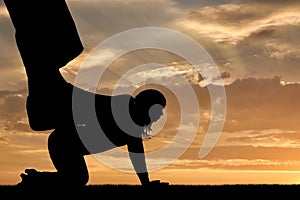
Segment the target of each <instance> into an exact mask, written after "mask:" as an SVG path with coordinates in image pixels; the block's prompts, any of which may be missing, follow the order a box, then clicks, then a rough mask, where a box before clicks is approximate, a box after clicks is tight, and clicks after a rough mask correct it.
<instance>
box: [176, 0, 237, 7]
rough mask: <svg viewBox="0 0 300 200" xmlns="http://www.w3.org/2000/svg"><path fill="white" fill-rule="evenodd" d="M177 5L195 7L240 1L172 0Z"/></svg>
mask: <svg viewBox="0 0 300 200" xmlns="http://www.w3.org/2000/svg"><path fill="white" fill-rule="evenodd" d="M172 1H173V2H174V3H175V5H176V6H177V7H178V8H180V9H194V8H199V7H205V6H216V5H222V4H233V3H238V2H239V1H238V0H209V1H199V0H172Z"/></svg>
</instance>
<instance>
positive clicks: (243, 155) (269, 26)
mask: <svg viewBox="0 0 300 200" xmlns="http://www.w3.org/2000/svg"><path fill="white" fill-rule="evenodd" d="M67 2H68V5H69V7H70V10H71V12H72V14H73V16H74V20H75V22H76V24H77V28H78V31H79V33H80V36H81V39H82V41H83V43H84V46H85V51H84V52H83V53H82V55H80V56H79V57H78V58H77V59H75V60H74V61H72V62H70V63H69V64H68V65H67V66H65V67H64V68H62V69H61V72H62V74H63V75H64V77H65V78H66V80H68V81H69V82H71V83H75V81H76V78H77V77H78V76H77V75H78V71H79V70H80V69H81V67H82V64H83V63H85V62H86V59H88V58H89V56H90V55H91V52H92V50H94V49H95V48H96V47H97V45H98V44H100V43H101V42H102V41H104V40H105V39H107V38H109V37H111V36H113V35H114V34H117V33H122V32H123V31H125V30H129V29H132V28H139V27H149V26H151V27H163V28H169V29H172V30H176V31H179V32H180V33H182V34H184V35H187V36H189V37H191V38H193V39H194V40H195V41H197V42H198V43H199V45H200V46H202V47H203V48H204V50H205V52H207V53H208V55H209V56H210V57H211V59H212V60H213V62H214V63H213V64H215V66H211V65H208V63H206V62H203V63H201V65H203V66H204V68H202V69H203V70H202V71H201V70H200V71H197V70H195V66H192V65H191V63H189V61H188V60H185V59H184V58H183V57H181V56H180V55H175V54H173V53H170V52H166V51H163V50H159V49H141V50H138V51H133V52H128V53H127V54H125V55H122V56H121V57H119V58H118V59H116V60H114V62H112V63H111V65H110V66H109V67H108V68H107V70H106V71H105V73H104V74H103V77H102V78H101V81H100V84H99V85H97V86H96V87H97V92H99V93H105V94H111V93H113V92H114V91H113V90H114V87H115V86H116V85H117V86H118V87H119V89H120V91H128V90H131V89H137V88H135V87H136V85H139V86H141V85H142V84H143V83H146V82H147V81H154V82H155V81H157V82H159V83H163V85H160V86H159V85H157V84H152V85H150V86H154V87H157V88H159V89H161V90H162V91H163V92H164V93H165V94H166V95H167V100H168V105H167V107H166V110H165V116H164V117H163V118H162V119H161V120H160V121H159V122H157V123H156V124H154V127H153V131H154V133H155V136H154V137H153V138H152V139H151V140H149V141H145V147H146V150H147V154H148V153H149V154H148V155H149V157H147V163H148V165H149V168H150V169H152V168H153V169H154V170H153V171H151V172H150V177H151V178H152V179H160V180H162V181H168V182H170V184H238V183H245V184H251V183H262V184H264V183H266V184H267V183H284V184H290V183H300V125H299V119H300V112H299V107H300V93H299V91H300V79H299V74H300V68H299V62H300V57H299V55H300V48H299V46H300V42H299V39H298V37H299V34H300V12H299V7H300V4H299V3H297V1H293V0H287V1H279V0H278V1H277V0H274V1H272V3H270V1H267V0H265V1H264V0H262V1H256V0H254V1H253V0H251V1H250V0H222V1H218V0H212V1H211V0H210V1H208V0H207V1H194V0H185V1H181V0H151V1H149V0H122V1H121V0H116V1H109V0H95V1H76V0H68V1H67ZM172 39H173V38H171V37H170V38H169V40H170V41H171V42H170V44H172V43H178V44H179V43H180V42H182V41H178V40H174V41H173V40H172ZM128 42H130V41H128ZM119 51H120V49H117V48H116V49H105V51H103V52H102V54H99V55H97V62H98V63H96V64H97V65H96V67H95V66H91V67H89V68H88V69H86V70H85V72H86V73H87V74H91V75H93V74H95V72H97V70H99V67H103V66H101V64H103V63H105V62H106V61H107V60H111V59H113V58H114V57H115V56H116V55H118V52H119ZM45 62H46V61H45ZM149 63H160V64H162V65H163V66H165V67H164V68H155V67H153V66H154V65H151V64H149ZM143 64H148V66H147V67H148V68H145V69H147V70H146V71H134V70H133V69H134V68H135V67H138V66H141V65H143ZM205 66H208V67H207V68H205ZM211 67H215V68H216V69H218V71H219V72H220V74H218V75H219V76H211V77H209V76H207V75H209V73H207V71H206V70H208V71H209V69H210V68H211ZM130 70H133V71H130ZM125 75H126V78H125V79H124V80H125V81H123V82H122V81H119V80H120V79H121V78H124V76H125ZM122 80H123V79H122ZM183 80H184V81H183ZM118 81H119V82H118ZM126 81H127V82H126ZM220 81H222V82H223V83H224V86H222V85H214V84H215V83H220ZM78 84H79V86H81V87H83V88H85V89H91V90H93V87H95V86H93V85H89V84H88V80H87V82H80V83H78ZM206 84H211V85H209V86H212V88H213V90H216V91H218V90H219V89H220V88H221V89H224V91H225V93H226V101H225V100H224V99H221V100H220V101H219V102H212V101H211V96H210V91H209V89H208V87H207V86H206ZM148 86H149V85H143V87H148ZM170 88H172V89H175V90H176V91H177V93H175V94H174V93H172V90H171V89H170ZM189 88H192V91H193V94H195V96H196V101H197V105H195V104H193V103H192V102H193V101H192V100H193V99H192V97H193V95H191V96H190V93H187V91H189ZM26 97H27V78H26V74H25V71H24V67H23V65H22V62H21V58H20V57H19V53H18V50H17V48H16V45H15V40H14V29H13V27H12V24H11V21H10V18H9V16H8V15H7V12H6V8H5V6H4V4H3V1H0V125H1V126H0V157H1V159H0V184H16V183H18V182H19V181H20V177H19V174H20V173H21V172H23V171H24V169H25V168H30V167H33V168H36V169H39V170H51V171H52V170H54V168H53V165H52V163H51V161H50V158H49V155H48V152H47V137H48V135H49V133H50V132H51V131H45V132H34V131H32V130H31V129H30V127H29V126H28V120H27V116H26V110H25V103H26ZM216 101H217V100H216ZM213 103H215V104H213ZM218 103H219V104H220V105H223V106H225V107H226V116H219V117H220V118H222V117H225V121H224V127H223V129H222V131H221V134H220V137H219V138H218V140H217V143H216V145H215V146H214V147H213V149H212V151H210V152H209V154H208V155H207V156H205V157H204V158H200V157H199V150H200V149H201V145H202V144H203V141H204V140H205V139H204V138H205V136H206V135H207V134H208V126H209V124H210V122H211V116H212V115H213V114H212V107H211V106H212V105H219V104H218ZM181 104H183V105H186V107H185V108H186V109H185V110H184V113H182V108H181V107H180V105H181ZM195 108H199V113H195ZM183 114H184V116H185V120H186V121H185V122H186V123H184V124H180V117H182V116H183ZM217 117H218V116H217ZM197 120H199V123H198V124H197V123H194V122H195V121H197ZM179 128H181V130H182V134H183V138H181V140H179V141H176V142H174V141H173V139H174V137H175V136H176V134H177V131H178V129H179ZM194 130H197V131H196V132H194ZM193 134H194V135H193ZM193 136H194V137H193ZM191 137H193V140H192V141H184V138H191ZM189 142H191V144H189ZM170 143H174V144H175V145H174V146H173V147H172V149H170V150H169V151H167V152H164V154H155V156H154V157H150V155H152V154H150V153H151V152H154V153H155V152H159V151H158V150H160V149H162V148H163V147H165V146H167V145H168V144H170ZM187 144H188V148H187V149H185V148H186V145H187ZM178 152H182V154H180V156H179V157H178V158H177V159H176V160H175V162H171V163H170V160H172V159H173V158H174V155H175V154H176V153H178ZM97 156H99V157H97ZM97 156H92V155H91V156H87V157H86V160H87V164H88V167H89V171H90V181H89V184H106V183H113V184H138V183H139V181H138V178H137V176H136V175H135V174H133V173H132V172H130V171H131V169H130V165H129V164H128V159H127V157H126V155H123V154H118V153H117V152H109V153H108V154H101V155H97ZM102 159H103V160H105V161H107V160H109V161H110V162H119V164H122V165H124V169H123V170H120V169H114V168H111V166H107V165H106V164H107V163H103V162H101V161H103V160H102ZM166 163H167V164H166Z"/></svg>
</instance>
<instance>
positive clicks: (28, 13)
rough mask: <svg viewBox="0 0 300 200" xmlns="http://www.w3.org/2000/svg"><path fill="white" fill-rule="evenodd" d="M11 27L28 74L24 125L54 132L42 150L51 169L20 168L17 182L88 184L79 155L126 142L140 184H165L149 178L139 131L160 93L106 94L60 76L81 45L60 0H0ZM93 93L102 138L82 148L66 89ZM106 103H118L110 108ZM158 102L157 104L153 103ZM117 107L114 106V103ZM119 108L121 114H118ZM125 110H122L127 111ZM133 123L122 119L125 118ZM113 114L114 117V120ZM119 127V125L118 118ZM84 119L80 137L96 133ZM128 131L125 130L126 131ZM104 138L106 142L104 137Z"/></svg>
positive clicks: (157, 109) (153, 113) (161, 100)
mask: <svg viewBox="0 0 300 200" xmlns="http://www.w3.org/2000/svg"><path fill="white" fill-rule="evenodd" d="M4 3H5V5H6V7H7V9H8V11H9V14H10V17H11V19H12V23H13V25H14V27H15V38H16V43H17V47H18V50H19V52H20V55H21V58H22V61H23V64H24V66H25V69H26V75H27V78H28V97H27V102H26V109H27V114H28V120H29V125H30V127H31V128H32V129H33V130H35V131H44V130H52V129H54V131H53V132H52V133H51V134H50V135H49V138H48V150H49V155H50V158H51V160H52V163H53V165H54V166H55V168H56V170H57V171H56V172H40V171H37V170H35V169H26V170H25V173H22V174H21V177H22V181H21V182H20V183H19V185H20V186H24V187H40V186H47V187H52V186H56V187H60V186H71V187H72V188H74V187H77V188H81V187H83V186H85V185H86V184H87V183H88V180H89V174H88V169H87V166H86V162H85V159H84V156H85V155H90V154H94V153H100V152H104V151H107V150H109V149H112V148H116V147H120V146H125V145H127V147H128V152H129V157H130V159H131V162H132V164H133V167H134V169H135V171H136V173H137V175H138V178H139V180H140V183H141V184H142V185H145V186H148V185H160V184H162V185H167V184H168V183H163V182H160V181H159V180H154V181H150V179H149V175H148V172H147V166H146V162H145V155H144V153H145V152H144V146H143V134H144V133H145V130H148V129H149V128H150V127H151V124H152V123H153V122H155V121H157V120H158V119H159V118H160V117H161V115H162V114H163V109H164V108H165V106H166V99H165V97H164V95H163V94H162V93H161V92H159V91H158V90H155V89H147V90H144V91H142V92H140V93H139V94H138V95H137V96H135V97H133V96H131V95H127V94H124V95H117V96H106V95H100V94H93V93H90V92H88V91H85V90H82V89H80V88H78V87H75V86H73V85H72V84H70V83H68V82H66V81H65V79H64V78H63V77H62V75H61V73H60V71H59V68H61V67H63V66H65V65H66V64H67V63H68V62H69V61H71V60H72V59H74V58H76V57H77V56H78V55H79V54H80V53H81V52H82V51H83V46H82V43H81V41H80V37H79V35H78V33H77V29H76V26H75V23H74V21H73V19H72V16H71V13H70V12H69V9H68V6H67V4H66V2H65V1H64V0H54V1H49V2H48V1H47V2H44V1H35V0H21V1H20V0H4ZM74 90H75V92H77V94H79V96H82V97H83V98H84V97H87V96H94V97H95V111H96V115H97V119H98V122H99V124H100V126H101V128H102V130H103V133H104V135H102V136H101V137H103V136H104V137H103V141H102V140H101V141H97V142H99V143H98V145H94V147H93V148H87V147H86V146H85V144H84V143H83V142H82V138H81V137H80V136H79V134H78V129H77V124H75V122H74V119H73V113H72V94H73V92H74ZM112 102H114V103H115V105H118V109H120V110H117V112H114V111H113V110H112ZM154 105H159V106H154ZM119 107H120V108H119ZM124 112H125V114H124ZM127 112H128V113H127ZM129 118H130V120H132V122H133V123H134V124H135V125H133V124H132V123H127V122H130V120H129ZM116 119H118V120H116ZM120 121H121V124H122V125H123V126H124V125H125V126H128V127H125V129H126V130H124V129H123V128H124V127H123V128H122V127H120V126H119V122H120ZM84 124H85V126H86V128H85V129H83V130H87V132H86V133H85V136H84V137H85V138H89V140H90V141H92V142H95V141H93V139H94V138H99V137H98V135H97V133H94V132H93V131H91V129H90V128H89V120H88V119H85V121H84ZM128 130H129V132H130V133H128ZM105 138H107V139H109V142H107V143H106V142H104V141H105Z"/></svg>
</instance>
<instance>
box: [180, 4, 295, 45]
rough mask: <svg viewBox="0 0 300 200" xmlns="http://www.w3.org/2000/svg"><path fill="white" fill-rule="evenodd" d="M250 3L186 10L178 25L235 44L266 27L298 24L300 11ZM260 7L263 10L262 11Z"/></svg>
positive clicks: (219, 40)
mask: <svg viewBox="0 0 300 200" xmlns="http://www.w3.org/2000/svg"><path fill="white" fill-rule="evenodd" d="M259 6H261V8H260V9H258V5H253V4H239V5H237V4H225V5H218V6H208V7H204V8H200V9H199V10H196V11H191V12H189V13H188V14H187V15H186V16H185V17H184V18H183V19H181V20H178V24H179V25H180V26H182V27H185V28H187V29H191V30H193V31H196V32H198V33H200V34H202V35H204V36H208V37H210V38H212V39H214V40H215V41H216V42H218V43H223V42H228V43H232V44H237V43H238V42H239V41H242V40H244V39H245V38H247V37H248V36H250V35H251V34H253V33H255V32H259V31H261V30H265V29H267V28H268V27H272V28H274V27H280V26H293V25H299V22H300V20H299V19H300V13H299V12H297V11H289V10H286V9H281V8H280V7H274V6H268V5H265V6H263V5H259ZM261 9H263V12H262V10H261Z"/></svg>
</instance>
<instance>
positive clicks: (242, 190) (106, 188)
mask: <svg viewBox="0 0 300 200" xmlns="http://www.w3.org/2000/svg"><path fill="white" fill-rule="evenodd" d="M56 192H58V193H59V194H62V193H64V192H65V193H66V194H69V195H71V194H76V195H81V194H83V195H84V196H85V197H87V195H92V196H93V197H96V196H97V195H104V196H110V197H114V196H116V197H120V196H121V197H124V198H125V197H131V196H136V195H137V197H138V196H139V197H141V198H143V199H145V198H146V199H148V197H159V196H157V195H158V194H164V195H167V196H172V197H178V195H184V197H185V196H186V197H188V196H189V195H192V196H195V195H196V194H198V195H199V197H200V195H201V197H203V195H205V196H207V195H209V196H210V197H213V196H216V197H218V198H219V197H222V195H225V196H227V197H233V198H234V197H240V198H241V197H243V198H247V197H250V196H252V197H254V196H255V197H257V198H259V197H261V194H262V195H263V196H267V197H271V196H272V197H279V195H284V196H285V197H287V198H292V197H293V198H296V199H298V198H299V196H298V195H300V184H295V185H276V184H274V185H263V184H262V185H169V186H163V187H156V188H145V187H142V186H140V185H87V186H85V187H84V188H83V189H82V190H76V189H67V188H60V190H59V191H56V190H55V191H54V190H51V189H42V188H38V189H37V188H36V189H35V188H33V189H31V190H22V189H20V188H18V187H17V186H15V185H2V186H0V193H1V194H6V195H8V194H11V195H18V194H22V196H23V195H26V194H30V196H33V195H34V194H41V193H42V194H43V195H49V196H50V195H53V194H56ZM140 195H142V196H140ZM241 195H242V196H241ZM258 195H259V196H258ZM155 199H158V198H155ZM181 199H182V198H181ZM197 199H198V198H197Z"/></svg>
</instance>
